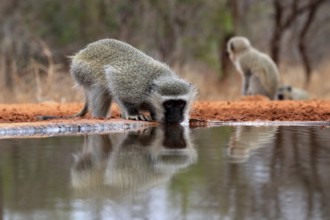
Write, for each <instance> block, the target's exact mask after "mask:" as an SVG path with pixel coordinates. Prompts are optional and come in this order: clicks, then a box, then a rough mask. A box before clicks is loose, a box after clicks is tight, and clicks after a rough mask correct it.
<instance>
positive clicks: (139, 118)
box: [125, 115, 152, 121]
mask: <svg viewBox="0 0 330 220" xmlns="http://www.w3.org/2000/svg"><path fill="white" fill-rule="evenodd" d="M125 119H128V120H135V121H152V119H151V117H150V116H145V115H129V116H127V117H126V118H125Z"/></svg>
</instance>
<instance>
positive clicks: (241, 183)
mask: <svg viewBox="0 0 330 220" xmlns="http://www.w3.org/2000/svg"><path fill="white" fill-rule="evenodd" d="M329 143H330V130H329V129H328V128H321V127H249V126H242V127H216V128H198V129H192V130H189V129H187V128H182V127H169V128H161V127H159V128H149V129H145V130H142V131H132V132H125V133H111V134H102V135H97V134H91V135H83V136H72V137H49V138H25V139H0V216H2V219H123V220H125V219H164V220H169V219H196V220H197V219H203V220H206V219H306V220H307V219H308V220H309V219H329V216H330V207H329V206H330V205H329V204H330V191H329V190H328V189H329V187H330V175H329V174H328V173H329V171H328V169H329V167H330V145H329Z"/></svg>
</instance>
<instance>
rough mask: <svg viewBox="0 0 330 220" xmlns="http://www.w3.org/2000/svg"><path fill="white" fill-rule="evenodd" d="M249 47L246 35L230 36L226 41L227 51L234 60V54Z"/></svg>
mask: <svg viewBox="0 0 330 220" xmlns="http://www.w3.org/2000/svg"><path fill="white" fill-rule="evenodd" d="M250 48H251V43H250V41H249V40H248V39H247V38H246V37H232V38H230V39H229V41H228V43H227V52H228V53H229V56H230V59H231V60H232V61H233V62H234V61H235V60H236V56H237V55H238V54H240V53H242V52H244V51H246V50H248V49H250Z"/></svg>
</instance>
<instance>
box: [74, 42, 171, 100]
mask: <svg viewBox="0 0 330 220" xmlns="http://www.w3.org/2000/svg"><path fill="white" fill-rule="evenodd" d="M105 68H108V70H109V71H107V74H106V72H105ZM110 70H111V71H110ZM71 72H72V75H73V77H74V78H75V79H76V81H77V82H78V83H79V84H80V85H82V86H90V85H93V84H94V85H95V84H96V85H101V86H104V87H109V89H110V92H112V93H113V95H114V96H115V97H116V98H118V99H120V100H122V99H125V100H124V101H127V102H133V101H134V102H142V101H143V100H144V99H145V96H146V93H147V90H148V86H149V84H150V83H151V82H152V81H153V79H155V78H158V77H159V76H163V75H175V73H174V72H173V71H171V70H170V68H169V67H168V66H167V65H165V64H163V63H161V62H159V61H156V60H155V59H153V58H152V57H150V56H148V55H146V54H145V53H143V52H142V51H140V50H138V49H136V48H134V47H133V46H131V45H129V44H126V43H124V42H121V41H118V40H115V39H103V40H99V41H96V42H93V43H91V44H89V45H87V47H86V48H84V49H82V50H81V51H79V52H78V53H77V54H76V55H75V56H74V58H73V60H72V65H71Z"/></svg>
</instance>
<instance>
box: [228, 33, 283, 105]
mask: <svg viewBox="0 0 330 220" xmlns="http://www.w3.org/2000/svg"><path fill="white" fill-rule="evenodd" d="M227 51H228V53H229V55H230V59H231V61H232V62H233V64H234V65H235V67H236V69H237V71H238V72H239V73H240V74H241V75H242V80H243V83H242V95H256V94H260V95H264V96H267V97H268V98H270V99H271V100H273V99H275V95H276V91H277V87H278V83H279V73H278V69H277V66H276V64H275V63H274V61H273V60H272V59H271V58H270V57H269V56H268V55H267V54H265V53H262V52H260V51H258V50H256V49H255V48H253V47H252V46H251V44H250V41H249V40H248V39H247V38H245V37H233V38H231V39H230V40H229V41H228V43H227Z"/></svg>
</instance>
